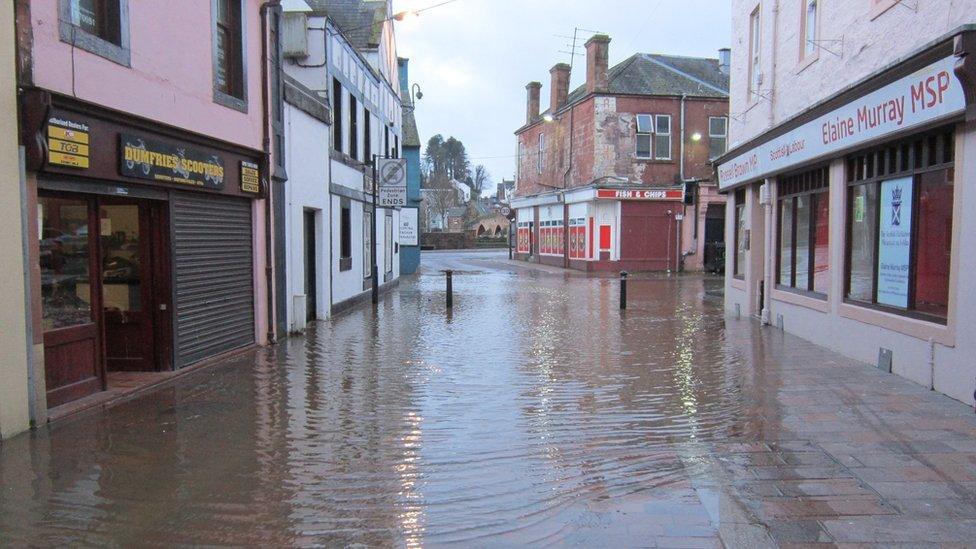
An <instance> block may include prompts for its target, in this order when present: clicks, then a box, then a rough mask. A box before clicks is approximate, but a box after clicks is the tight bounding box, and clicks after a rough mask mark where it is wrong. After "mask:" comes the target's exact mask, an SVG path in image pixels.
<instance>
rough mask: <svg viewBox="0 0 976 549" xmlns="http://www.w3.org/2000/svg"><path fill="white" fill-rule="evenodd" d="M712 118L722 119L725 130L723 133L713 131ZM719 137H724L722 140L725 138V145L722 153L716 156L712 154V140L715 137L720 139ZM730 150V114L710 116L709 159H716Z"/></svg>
mask: <svg viewBox="0 0 976 549" xmlns="http://www.w3.org/2000/svg"><path fill="white" fill-rule="evenodd" d="M712 120H721V121H722V127H723V128H724V131H723V133H722V134H721V135H718V134H713V133H712ZM719 138H720V139H722V140H724V142H725V146H723V147H722V152H721V153H719V154H717V155H715V156H712V140H713V139H719ZM728 150H729V117H728V116H709V117H708V159H709V160H714V159H716V158H718V157H720V156H722V155H723V154H725V153H726V152H728Z"/></svg>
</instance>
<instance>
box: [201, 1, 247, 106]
mask: <svg viewBox="0 0 976 549" xmlns="http://www.w3.org/2000/svg"><path fill="white" fill-rule="evenodd" d="M221 1H223V0H210V35H211V39H210V43H211V52H210V53H211V67H212V69H213V101H214V103H217V104H218V105H223V106H225V107H227V108H230V109H234V110H236V111H240V112H242V113H247V83H248V80H247V40H246V37H247V17H246V13H247V11H246V10H245V9H244V1H245V0H226V1H227V2H229V5H230V6H233V5H235V4H236V6H237V16H238V18H239V19H240V21H238V23H240V36H239V37H238V39H239V40H240V42H239V44H238V46H239V47H238V49H239V50H240V51H238V52H236V54H237V55H239V56H240V59H239V62H240V67H229V68H228V73H229V72H230V69H237V68H239V69H240V71H239V72H237V71H235V77H236V78H238V79H239V80H240V82H239V83H238V85H239V86H240V90H238V91H239V95H234V93H227V92H225V91H223V90H221V89H220V86H219V85H218V84H217V72H218V70H219V63H218V61H217V59H218V49H217V35H218V31H219V24H218V22H217V13H218V4H219V3H220V2H221Z"/></svg>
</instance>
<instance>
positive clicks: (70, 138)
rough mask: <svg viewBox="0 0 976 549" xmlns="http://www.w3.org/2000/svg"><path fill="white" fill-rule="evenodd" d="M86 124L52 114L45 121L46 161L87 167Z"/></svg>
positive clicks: (88, 134)
mask: <svg viewBox="0 0 976 549" xmlns="http://www.w3.org/2000/svg"><path fill="white" fill-rule="evenodd" d="M90 135H91V128H89V127H88V124H83V123H81V122H75V121H73V120H66V119H64V118H58V117H56V116H52V117H51V118H50V119H49V120H48V121H47V148H48V154H47V162H48V164H53V165H56V166H67V167H69V168H81V169H84V168H88V166H89V150H88V147H89V137H90Z"/></svg>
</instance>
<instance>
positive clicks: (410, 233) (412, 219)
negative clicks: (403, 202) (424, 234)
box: [399, 208, 420, 246]
mask: <svg viewBox="0 0 976 549" xmlns="http://www.w3.org/2000/svg"><path fill="white" fill-rule="evenodd" d="M419 217H420V216H419V210H418V209H417V208H404V209H402V210H400V238H399V241H400V245H401V246H417V245H419V244H420V242H419V240H418V237H419V233H420V231H419V227H420V223H419Z"/></svg>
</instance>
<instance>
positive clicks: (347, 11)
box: [305, 0, 386, 49]
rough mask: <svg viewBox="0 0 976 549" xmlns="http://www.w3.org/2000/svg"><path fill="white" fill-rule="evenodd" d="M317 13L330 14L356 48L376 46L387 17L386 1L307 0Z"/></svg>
mask: <svg viewBox="0 0 976 549" xmlns="http://www.w3.org/2000/svg"><path fill="white" fill-rule="evenodd" d="M305 1H306V3H307V4H308V5H309V7H310V8H312V12H313V13H314V14H316V15H328V16H329V17H330V18H332V20H333V21H335V23H336V25H338V26H339V28H340V29H342V33H343V34H344V35H345V36H346V39H348V40H349V43H350V44H352V46H353V47H354V48H356V49H369V48H375V47H376V46H377V45H378V44H379V34H380V32H382V29H383V25H378V24H374V23H376V22H381V21H382V20H384V19H385V18H386V11H385V9H386V2H364V1H363V0H305Z"/></svg>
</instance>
